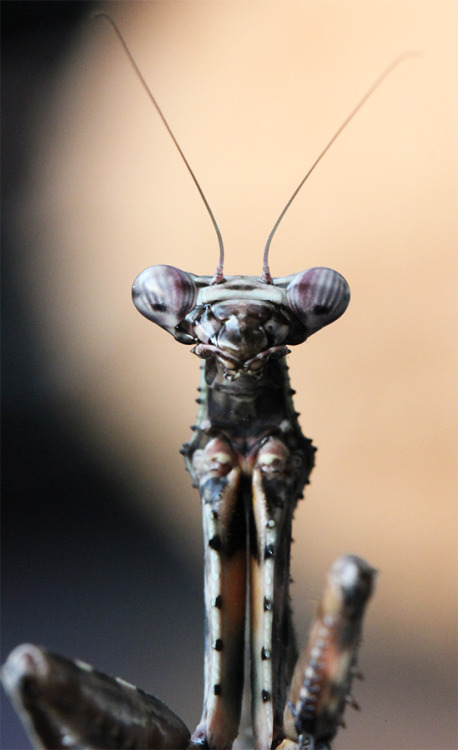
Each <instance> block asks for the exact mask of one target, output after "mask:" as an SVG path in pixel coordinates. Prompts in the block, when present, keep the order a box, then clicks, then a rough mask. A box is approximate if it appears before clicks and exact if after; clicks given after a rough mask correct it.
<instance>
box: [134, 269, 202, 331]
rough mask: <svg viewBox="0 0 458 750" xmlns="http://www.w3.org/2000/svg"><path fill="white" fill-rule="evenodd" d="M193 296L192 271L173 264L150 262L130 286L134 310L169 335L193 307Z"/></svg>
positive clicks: (194, 289)
mask: <svg viewBox="0 0 458 750" xmlns="http://www.w3.org/2000/svg"><path fill="white" fill-rule="evenodd" d="M196 296H197V289H196V285H195V283H194V280H193V278H192V276H191V274H189V273H186V272H185V271H180V269H179V268H174V267H173V266H151V267H150V268H147V269H146V270H145V271H142V272H141V273H140V274H139V275H138V276H137V278H136V279H135V281H134V283H133V286H132V299H133V301H134V305H135V307H136V308H137V310H139V311H140V312H141V314H142V315H144V316H145V318H148V319H149V320H152V321H153V323H157V325H158V326H161V328H165V330H166V331H169V333H171V334H172V335H175V334H174V330H175V328H176V327H177V325H179V323H181V321H182V320H183V319H184V318H185V317H186V315H187V314H188V313H189V312H190V311H191V310H192V308H193V307H194V303H195V300H196Z"/></svg>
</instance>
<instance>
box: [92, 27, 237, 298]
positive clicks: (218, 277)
mask: <svg viewBox="0 0 458 750" xmlns="http://www.w3.org/2000/svg"><path fill="white" fill-rule="evenodd" d="M95 17H96V18H104V19H105V20H106V21H108V23H109V24H110V25H111V27H112V29H113V30H114V32H115V33H116V35H117V37H118V39H119V41H120V42H121V45H122V47H123V49H124V52H125V53H126V55H127V57H128V59H129V62H130V64H131V65H132V67H133V69H134V71H135V73H136V74H137V76H138V78H139V80H140V83H141V84H142V86H143V88H144V89H145V91H146V93H147V94H148V96H149V98H150V99H151V101H152V102H153V104H154V107H155V108H156V111H157V113H158V115H159V117H160V118H161V120H162V122H163V123H164V125H165V127H166V129H167V132H168V134H169V135H170V137H171V139H172V141H173V142H174V144H175V146H176V147H177V149H178V153H179V154H180V156H181V158H182V159H183V161H184V163H185V165H186V167H187V169H188V172H189V174H190V175H191V177H192V179H193V180H194V184H195V186H196V188H197V190H198V191H199V195H200V197H201V198H202V200H203V202H204V205H205V208H206V209H207V211H208V214H209V216H210V219H211V220H212V224H213V226H214V228H215V232H216V236H217V237H218V245H219V260H218V266H217V269H216V273H215V276H214V278H213V283H215V284H216V283H218V282H220V281H222V280H223V266H224V244H223V238H222V235H221V232H220V230H219V227H218V224H217V223H216V219H215V217H214V214H213V211H212V210H211V208H210V205H209V203H208V201H207V199H206V197H205V194H204V191H203V190H202V188H201V187H200V184H199V182H198V180H197V177H196V175H195V174H194V172H193V170H192V169H191V166H190V164H189V162H188V160H187V158H186V156H185V155H184V153H183V151H182V150H181V148H180V144H179V143H178V141H177V139H176V138H175V136H174V134H173V132H172V129H171V127H170V125H169V124H168V122H167V120H166V119H165V117H164V114H163V112H162V110H161V108H160V106H159V104H158V103H157V101H156V99H155V98H154V96H153V94H152V92H151V89H150V88H149V86H148V84H147V83H146V81H145V79H144V77H143V75H142V73H141V71H140V68H139V67H138V65H137V63H136V62H135V60H134V58H133V56H132V53H131V51H130V49H129V47H128V46H127V43H126V41H125V39H124V37H123V35H122V34H121V32H120V30H119V28H118V26H117V24H116V22H115V21H114V20H113V19H112V17H111V16H109V15H108V13H96V16H95Z"/></svg>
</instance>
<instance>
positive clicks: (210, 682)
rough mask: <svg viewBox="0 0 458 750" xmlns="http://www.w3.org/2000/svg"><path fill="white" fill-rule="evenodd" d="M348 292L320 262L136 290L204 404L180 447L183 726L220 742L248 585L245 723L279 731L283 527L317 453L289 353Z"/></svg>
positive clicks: (290, 658)
mask: <svg viewBox="0 0 458 750" xmlns="http://www.w3.org/2000/svg"><path fill="white" fill-rule="evenodd" d="M349 298H350V293H349V289H348V285H347V283H346V281H345V279H344V278H343V277H342V276H341V275H340V274H338V273H337V272H336V271H332V270H331V269H329V268H312V269H309V270H308V271H304V272H303V273H300V274H297V275H293V276H287V277H285V278H282V279H273V280H269V282H267V281H264V280H262V279H259V278H256V277H246V276H231V277H227V278H226V279H222V280H221V281H218V282H216V283H215V280H214V279H212V278H211V277H198V276H194V275H192V274H189V273H185V272H183V271H180V270H179V269H176V268H172V267H171V266H153V267H152V268H148V269H147V270H146V271H143V272H142V273H141V274H140V275H139V276H138V278H137V279H136V281H135V283H134V286H133V299H134V302H135V304H136V306H137V307H138V309H139V310H140V312H141V313H143V315H145V316H146V317H147V318H149V319H150V320H152V321H154V322H155V323H157V324H158V325H160V326H161V327H162V328H165V329H166V330H167V331H168V332H169V333H171V334H172V335H173V336H174V337H175V338H176V339H177V340H178V341H180V342H182V343H185V344H193V345H194V348H193V350H192V351H193V352H194V353H195V354H197V355H198V356H199V357H201V358H203V360H204V364H203V366H202V377H201V386H200V409H199V414H198V419H197V425H196V429H195V433H194V437H193V439H192V440H191V442H190V443H188V444H187V445H185V447H184V455H185V458H186V463H187V466H188V469H189V471H190V474H191V476H192V478H193V481H194V484H195V485H196V486H197V487H198V488H199V491H200V494H201V497H202V511H203V528H204V540H205V604H206V618H207V631H206V657H205V658H206V668H205V702H204V711H203V715H202V721H201V724H200V725H199V727H198V728H197V730H196V732H195V733H194V735H193V738H194V739H195V740H205V741H207V742H208V744H209V746H210V747H215V748H226V747H230V746H231V744H232V741H233V740H234V739H235V737H236V736H237V733H238V729H239V721H240V710H241V701H242V694H243V678H244V676H243V666H244V648H245V623H246V615H245V600H246V587H247V584H248V590H249V593H248V601H249V622H250V640H251V646H250V654H251V691H252V713H253V730H254V734H255V737H256V741H257V745H258V746H259V747H262V748H269V747H270V746H271V745H272V742H274V745H275V744H277V742H278V739H279V738H281V737H283V711H284V707H285V700H286V689H287V686H288V684H289V681H290V678H291V672H292V669H293V667H294V663H295V660H296V656H297V654H296V648H295V639H294V635H293V631H292V625H291V615H290V609H289V601H288V599H289V593H288V590H289V576H290V572H289V571H290V564H289V563H290V546H291V523H292V517H293V513H294V509H295V507H296V504H297V500H298V499H299V497H300V496H301V494H302V490H303V488H304V485H305V484H306V482H308V477H309V475H310V472H311V470H312V467H313V463H314V452H315V449H314V447H313V446H312V443H311V440H309V439H308V438H305V437H304V436H303V435H302V432H301V430H300V427H299V424H298V421H297V415H296V412H295V411H294V406H293V401H292V390H291V386H290V383H289V377H288V369H287V366H286V362H285V359H284V357H285V355H286V354H287V353H288V352H289V349H288V345H289V346H291V345H295V344H299V343H302V342H303V341H305V339H306V338H307V337H308V336H310V335H311V334H312V333H314V332H315V331H317V330H319V329H320V328H322V327H323V326H325V325H327V324H328V323H331V322H332V321H333V320H335V319H336V318H338V317H339V316H340V315H342V313H343V312H344V310H345V309H346V307H347V305H348V302H349Z"/></svg>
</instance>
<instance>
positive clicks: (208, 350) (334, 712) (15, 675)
mask: <svg viewBox="0 0 458 750" xmlns="http://www.w3.org/2000/svg"><path fill="white" fill-rule="evenodd" d="M359 106H360V105H359ZM320 158H321V156H320ZM283 213H284V212H283ZM270 239H271V237H270V238H269V243H268V246H269V245H270ZM267 251H268V247H267ZM266 256H267V252H266ZM145 274H146V275H145ZM161 295H162V296H161ZM135 298H136V300H137V302H138V304H139V307H140V308H141V310H142V311H146V312H147V313H148V316H149V317H151V318H152V319H153V320H155V322H158V323H159V324H160V325H161V326H162V327H165V328H166V329H167V330H169V331H170V332H172V333H173V335H175V337H176V338H178V340H180V341H182V342H183V343H193V344H195V346H196V353H197V354H198V355H199V356H201V357H203V358H205V374H204V378H203V385H202V387H203V388H204V390H203V391H202V392H201V399H202V403H201V406H200V411H199V426H198V429H197V430H196V431H195V435H194V437H193V439H192V441H191V443H190V444H189V445H188V446H187V447H185V449H184V451H185V456H186V460H187V464H188V467H189V469H190V472H191V474H192V476H193V480H194V482H195V483H196V484H199V487H200V488H201V492H202V498H203V509H204V527H205V534H206V540H207V541H206V601H207V618H208V635H207V644H206V688H205V704H204V713H203V716H202V720H201V722H200V724H199V726H198V728H197V730H196V731H195V732H194V734H193V736H192V738H190V733H189V732H188V730H187V729H186V727H184V725H183V724H182V722H180V720H179V719H178V718H177V717H175V716H174V715H173V714H172V713H171V712H170V711H169V710H168V709H166V708H165V707H164V706H163V705H162V704H160V703H159V702H158V701H156V700H155V699H153V698H151V697H149V696H145V695H144V694H142V693H140V692H138V691H137V690H136V689H133V688H132V687H130V686H128V685H126V684H124V683H122V682H121V681H118V680H110V679H108V678H106V677H103V676H101V675H99V674H97V673H96V672H94V671H93V670H92V669H90V668H88V667H87V665H84V664H81V663H76V664H73V663H71V662H68V661H66V660H64V659H62V658H60V657H54V656H51V655H48V654H46V653H45V652H44V651H43V650H41V649H37V648H35V647H20V649H19V651H16V652H14V656H12V657H11V658H10V660H9V662H8V668H7V670H6V682H7V684H8V685H9V686H10V687H11V688H12V692H13V693H14V695H15V699H16V701H17V702H18V703H19V705H20V706H21V707H22V709H21V710H23V711H24V710H25V711H26V712H27V717H28V719H27V720H28V722H29V726H31V727H32V734H33V735H34V737H35V741H36V742H37V744H38V745H41V746H44V747H72V746H73V747H187V746H188V745H189V744H191V745H194V746H205V745H206V746H208V747H215V748H216V747H230V746H231V745H232V743H233V741H234V739H235V737H236V735H237V734H238V732H239V715H240V704H241V699H242V688H243V683H244V678H243V667H244V661H245V657H244V645H245V635H246V632H248V631H246V629H245V624H246V622H247V621H248V620H249V621H250V624H251V633H250V641H251V653H252V658H251V671H252V677H251V681H252V702H253V712H252V715H253V721H252V724H253V733H254V735H255V737H256V739H255V742H256V744H257V746H259V747H261V748H268V747H270V746H277V745H279V744H281V743H283V745H284V746H285V747H286V746H288V745H289V746H290V747H291V748H292V747H297V746H299V747H307V746H309V747H313V746H314V747H316V748H319V747H326V746H328V745H329V744H330V742H331V740H332V738H333V736H334V734H335V732H336V731H337V728H338V725H339V723H340V721H341V718H342V713H343V709H344V706H345V703H346V702H348V699H347V696H348V695H349V686H350V682H351V678H352V677H353V676H354V675H355V673H356V667H355V663H354V662H355V657H356V648H357V645H358V641H359V633H360V626H361V617H362V612H363V608H364V604H365V602H366V600H367V598H368V596H369V594H370V590H371V584H372V578H373V572H372V569H371V568H370V567H369V566H367V565H366V564H365V563H363V562H362V561H360V560H359V559H358V558H355V557H353V556H347V557H345V558H343V559H341V560H340V561H338V563H336V564H335V565H334V566H333V568H332V570H331V572H330V574H329V582H328V586H327V588H326V592H325V594H324V597H323V601H322V604H321V606H320V610H319V612H318V615H317V619H316V621H315V623H314V625H313V627H312V630H311V636H310V640H309V643H308V645H307V647H306V649H305V651H304V653H303V655H302V657H301V658H300V660H299V661H298V663H297V664H298V665H297V668H296V670H294V660H295V653H294V652H295V647H294V637H293V632H292V627H291V619H290V614H289V608H288V578H289V567H288V563H289V545H290V526H291V521H292V514H293V511H294V507H295V504H296V502H297V499H298V496H299V495H300V493H301V491H302V487H303V485H304V483H305V482H306V481H307V478H308V475H309V473H310V471H311V469H312V466H313V448H312V446H311V443H310V441H308V440H306V439H305V438H303V437H302V435H301V433H300V430H299V426H298V423H297V418H296V415H295V414H294V412H293V408H292V402H291V398H290V392H289V384H288V378H287V370H286V365H285V363H284V355H285V354H286V347H287V345H291V344H296V343H300V342H301V341H303V340H305V338H306V337H307V336H309V335H311V333H313V332H315V331H317V330H318V329H319V328H320V327H322V325H324V324H327V323H330V322H332V320H334V319H335V318H336V317H338V316H339V314H341V313H343V311H344V308H345V306H346V303H347V301H348V290H347V286H346V283H345V282H344V280H343V279H342V277H340V276H339V275H338V274H336V273H335V272H333V271H330V270H329V269H312V270H311V271H308V272H304V273H303V274H299V275H298V276H297V277H287V278H284V279H280V280H278V279H277V280H272V279H271V278H270V273H269V269H268V265H267V262H266V263H265V268H264V273H263V278H262V279H261V280H258V279H254V278H249V279H246V278H244V277H236V278H234V277H233V278H226V279H224V276H223V270H222V263H220V265H219V268H218V271H217V274H216V278H211V279H210V278H206V277H205V278H204V277H193V276H191V275H190V274H185V273H183V272H180V271H177V270H176V269H170V268H168V267H163V266H162V267H156V269H155V270H153V271H148V272H144V274H143V275H141V276H140V277H139V279H138V280H137V282H136V284H135ZM196 306H197V309H196ZM153 307H154V308H155V309H153ZM261 323H262V326H261ZM266 341H267V345H266V344H265V342H266ZM215 410H216V411H215ZM250 475H251V476H252V480H250V481H249V476H250ZM247 587H248V589H249V592H250V593H249V596H250V601H249V604H248V606H245V599H246V598H245V590H246V588H247ZM293 672H294V674H293ZM75 706H77V708H75Z"/></svg>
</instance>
